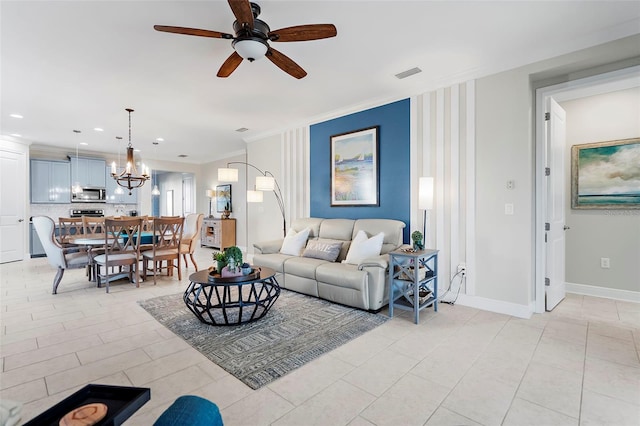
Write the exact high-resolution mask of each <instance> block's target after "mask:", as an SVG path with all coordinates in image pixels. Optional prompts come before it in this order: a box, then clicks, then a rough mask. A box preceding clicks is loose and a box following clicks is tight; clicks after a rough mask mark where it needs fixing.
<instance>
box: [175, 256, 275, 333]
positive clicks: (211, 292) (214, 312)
mask: <svg viewBox="0 0 640 426" xmlns="http://www.w3.org/2000/svg"><path fill="white" fill-rule="evenodd" d="M254 271H255V272H254V273H252V274H250V275H248V276H240V277H228V278H221V277H220V276H219V275H214V276H211V275H210V272H209V271H208V270H203V271H199V272H196V273H194V274H191V275H190V276H189V281H191V284H189V286H188V287H187V289H186V290H185V292H184V296H183V300H184V303H185V304H186V305H187V308H189V310H190V311H191V312H193V313H194V314H195V316H196V317H198V319H199V320H200V321H202V322H203V323H205V324H210V325H236V324H243V323H246V322H251V321H255V320H258V319H260V318H262V317H263V316H265V315H266V313H267V312H268V311H269V309H271V306H273V304H274V303H275V301H276V299H278V296H280V285H279V284H278V281H276V278H275V276H276V271H274V270H273V269H271V268H266V267H260V268H256V269H254Z"/></svg>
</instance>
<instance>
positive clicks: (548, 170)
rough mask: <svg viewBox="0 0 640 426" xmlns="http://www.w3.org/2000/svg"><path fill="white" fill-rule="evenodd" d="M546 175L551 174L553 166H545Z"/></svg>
mask: <svg viewBox="0 0 640 426" xmlns="http://www.w3.org/2000/svg"><path fill="white" fill-rule="evenodd" d="M544 175H545V176H551V167H545V168H544Z"/></svg>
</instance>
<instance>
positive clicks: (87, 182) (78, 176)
mask: <svg viewBox="0 0 640 426" xmlns="http://www.w3.org/2000/svg"><path fill="white" fill-rule="evenodd" d="M69 160H70V162H71V184H72V185H75V183H76V182H78V183H79V184H80V186H81V187H83V188H85V187H89V188H91V187H93V188H104V187H105V186H106V175H105V173H104V170H105V168H106V166H107V162H106V161H105V160H102V159H99V158H83V157H79V158H75V157H70V158H69Z"/></svg>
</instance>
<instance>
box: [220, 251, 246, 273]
mask: <svg viewBox="0 0 640 426" xmlns="http://www.w3.org/2000/svg"><path fill="white" fill-rule="evenodd" d="M224 253H225V255H226V256H227V265H228V266H229V271H230V272H235V271H236V268H239V267H240V265H242V250H240V249H239V248H238V247H237V246H231V247H227V248H226V249H225V250H224Z"/></svg>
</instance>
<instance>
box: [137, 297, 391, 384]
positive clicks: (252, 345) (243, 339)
mask: <svg viewBox="0 0 640 426" xmlns="http://www.w3.org/2000/svg"><path fill="white" fill-rule="evenodd" d="M138 303H139V304H140V306H142V307H143V308H144V309H145V310H147V312H149V313H150V314H151V315H152V316H153V317H154V318H155V319H156V320H158V321H159V322H160V323H161V324H162V325H164V326H165V327H167V328H168V329H169V330H171V331H172V332H174V333H175V334H176V335H178V336H180V337H181V338H182V339H184V340H185V341H186V342H187V343H189V344H190V345H191V346H193V347H194V348H196V349H197V350H198V351H199V352H200V353H202V354H203V355H205V356H206V357H207V358H209V359H210V360H211V361H213V362H215V363H216V364H218V365H219V366H220V367H222V368H223V369H225V370H226V371H228V372H229V373H230V374H233V375H234V376H235V377H237V378H238V379H239V380H241V381H242V382H243V383H245V384H246V385H247V386H249V387H250V388H252V389H258V388H260V387H262V386H264V385H266V384H269V383H271V382H272V381H274V380H276V379H277V378H279V377H282V376H284V375H285V374H287V373H289V372H291V371H293V370H295V369H296V368H298V367H301V366H303V365H304V364H306V363H307V362H309V361H311V360H313V359H315V358H318V357H319V356H321V355H323V354H325V353H327V352H330V351H332V350H333V349H335V348H337V347H339V346H341V345H343V344H344V343H346V342H348V341H349V340H351V339H354V338H356V337H358V336H360V335H362V334H364V333H366V332H367V331H369V330H372V329H374V328H376V327H377V326H379V325H381V324H383V323H385V322H386V321H387V320H388V319H389V318H388V317H387V316H385V315H380V314H378V315H376V314H372V313H370V312H366V311H362V310H360V309H354V308H349V307H346V306H342V305H338V304H335V303H331V302H327V301H326V300H322V299H318V298H315V297H309V296H305V295H302V294H299V293H295V292H292V291H287V290H285V289H282V291H281V293H280V297H279V298H278V300H277V301H276V302H275V304H274V305H273V307H272V308H271V310H270V311H269V312H267V314H266V315H265V317H264V318H262V319H259V320H257V321H255V322H252V323H248V324H242V325H235V326H212V325H207V324H204V323H201V322H200V321H199V320H198V319H197V318H196V316H195V315H194V314H193V313H192V312H191V311H190V310H189V309H188V308H187V307H186V306H185V304H184V302H183V301H182V294H173V295H168V296H161V297H156V298H153V299H148V300H144V301H140V302H138Z"/></svg>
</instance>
